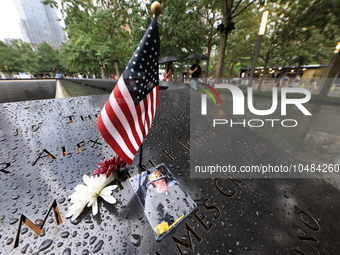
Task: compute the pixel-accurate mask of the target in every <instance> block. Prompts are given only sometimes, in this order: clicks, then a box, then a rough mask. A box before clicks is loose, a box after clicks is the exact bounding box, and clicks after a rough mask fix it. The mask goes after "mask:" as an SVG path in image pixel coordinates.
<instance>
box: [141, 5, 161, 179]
mask: <svg viewBox="0 0 340 255" xmlns="http://www.w3.org/2000/svg"><path fill="white" fill-rule="evenodd" d="M151 12H152V13H153V17H154V18H155V19H156V20H157V19H158V16H159V15H160V14H161V13H162V5H161V4H160V3H159V2H153V3H152V5H151ZM158 86H159V85H158ZM143 144H144V143H142V145H141V146H140V148H139V162H138V165H137V167H138V170H139V171H140V172H144V171H146V167H145V166H144V165H143V164H142V161H143Z"/></svg>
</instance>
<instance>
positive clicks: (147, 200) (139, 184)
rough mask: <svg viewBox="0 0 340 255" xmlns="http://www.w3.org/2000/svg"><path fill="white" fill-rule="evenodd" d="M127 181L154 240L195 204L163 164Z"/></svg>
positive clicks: (162, 235)
mask: <svg viewBox="0 0 340 255" xmlns="http://www.w3.org/2000/svg"><path fill="white" fill-rule="evenodd" d="M130 182H131V185H132V188H133V190H134V192H135V193H136V195H137V198H138V200H139V201H140V203H141V205H142V207H143V208H144V213H145V215H146V218H147V219H148V221H149V223H150V225H151V227H152V229H153V231H154V233H155V236H156V240H160V239H162V238H163V237H164V236H165V235H166V234H167V233H169V231H170V230H171V229H173V228H174V227H175V226H176V225H178V223H179V222H181V221H182V220H183V219H184V218H185V217H186V216H187V215H189V214H190V213H191V212H192V211H193V210H194V209H195V208H196V207H197V205H196V203H195V202H194V201H193V200H192V199H191V197H190V196H189V195H188V194H187V193H186V192H185V191H184V190H183V188H182V187H181V185H180V184H179V183H178V182H177V181H176V179H175V177H174V176H173V175H172V174H171V172H170V171H169V169H168V168H167V167H166V166H165V165H164V164H160V165H158V166H156V167H155V168H152V169H151V170H150V171H149V172H143V173H141V174H137V175H135V176H133V177H132V178H130Z"/></svg>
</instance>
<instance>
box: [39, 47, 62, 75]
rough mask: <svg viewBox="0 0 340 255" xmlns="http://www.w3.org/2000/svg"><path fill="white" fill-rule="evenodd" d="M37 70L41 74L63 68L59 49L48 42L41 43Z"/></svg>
mask: <svg viewBox="0 0 340 255" xmlns="http://www.w3.org/2000/svg"><path fill="white" fill-rule="evenodd" d="M37 58H38V63H37V72H38V73H40V74H45V73H55V72H59V71H60V70H61V65H60V61H59V58H58V51H57V50H55V49H53V48H52V46H51V45H49V44H48V43H46V42H43V43H41V44H39V46H38V49H37Z"/></svg>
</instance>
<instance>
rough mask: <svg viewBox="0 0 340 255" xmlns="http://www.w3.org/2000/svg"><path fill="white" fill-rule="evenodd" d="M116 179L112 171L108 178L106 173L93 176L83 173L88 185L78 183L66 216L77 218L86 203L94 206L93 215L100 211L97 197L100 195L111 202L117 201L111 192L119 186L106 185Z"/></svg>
mask: <svg viewBox="0 0 340 255" xmlns="http://www.w3.org/2000/svg"><path fill="white" fill-rule="evenodd" d="M114 179H115V177H114V175H113V173H111V175H110V176H109V177H108V178H106V176H105V174H101V175H99V176H91V177H89V176H87V175H83V181H84V182H85V184H86V186H85V185H83V184H78V185H77V186H76V187H75V192H74V193H73V194H72V195H71V196H70V199H71V203H72V205H71V206H70V208H68V213H67V214H66V218H68V217H71V216H72V219H71V220H75V219H76V218H77V217H78V216H79V215H80V214H81V212H82V211H83V210H84V207H85V206H86V205H87V206H88V207H90V206H92V213H93V215H96V214H97V213H98V202H97V198H98V197H99V196H100V197H102V198H103V199H104V200H105V201H107V202H109V203H110V204H114V203H116V198H115V197H113V196H112V195H111V193H112V191H113V190H114V189H116V188H117V187H118V186H117V185H110V186H107V187H106V185H108V184H109V183H110V182H112V181H113V180H114Z"/></svg>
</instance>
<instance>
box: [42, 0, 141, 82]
mask: <svg viewBox="0 0 340 255" xmlns="http://www.w3.org/2000/svg"><path fill="white" fill-rule="evenodd" d="M45 3H52V4H53V5H57V3H56V1H52V0H49V1H45ZM139 6H140V5H139V3H138V4H137V1H136V0H131V1H128V2H127V1H122V0H115V1H113V0H111V1H104V0H97V1H91V0H84V1H78V0H62V1H61V5H60V7H61V11H62V13H63V14H64V19H65V25H66V32H67V33H68V37H69V42H68V43H67V44H65V45H64V47H63V48H62V51H63V55H64V56H67V58H68V59H67V62H68V63H69V64H70V67H71V69H72V70H74V71H78V72H86V71H87V70H91V69H92V70H93V71H94V72H97V70H98V69H99V68H100V73H101V76H102V77H103V78H104V77H105V76H106V74H107V73H108V74H113V73H115V74H118V75H119V72H120V70H122V69H123V68H124V67H125V65H126V62H127V61H128V56H129V57H131V55H132V53H133V49H134V46H135V45H137V44H138V42H139V40H140V39H141V38H139V39H138V41H137V40H134V38H135V37H133V36H134V35H135V34H136V33H140V32H141V30H145V27H146V25H145V24H144V20H143V17H145V16H143V15H144V11H143V9H141V8H140V7H139Z"/></svg>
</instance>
